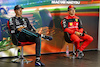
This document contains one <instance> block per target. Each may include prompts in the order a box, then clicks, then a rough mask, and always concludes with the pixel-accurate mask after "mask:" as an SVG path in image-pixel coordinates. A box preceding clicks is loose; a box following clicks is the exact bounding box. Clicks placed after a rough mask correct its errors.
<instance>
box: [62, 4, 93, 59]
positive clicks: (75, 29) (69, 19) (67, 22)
mask: <svg viewBox="0 0 100 67" xmlns="http://www.w3.org/2000/svg"><path fill="white" fill-rule="evenodd" d="M68 13H69V15H68V16H66V17H65V18H64V19H63V20H62V21H61V26H62V28H63V31H64V32H68V33H69V35H70V39H71V41H73V42H74V43H75V46H76V49H77V52H76V57H77V58H82V57H83V56H84V54H83V52H82V51H83V50H84V49H85V48H86V47H87V46H88V45H89V44H90V43H91V42H92V41H93V38H92V37H91V36H90V35H88V34H85V33H84V34H83V27H82V22H81V21H80V19H79V17H77V16H75V7H74V6H73V5H70V6H69V7H68ZM80 39H82V40H83V41H84V42H83V44H82V45H81V46H80V45H79V43H80Z"/></svg>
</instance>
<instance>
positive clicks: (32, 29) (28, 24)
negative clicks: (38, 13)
mask: <svg viewBox="0 0 100 67" xmlns="http://www.w3.org/2000/svg"><path fill="white" fill-rule="evenodd" d="M26 22H27V27H28V29H29V30H31V31H35V29H34V28H33V27H32V25H31V24H30V22H29V20H28V18H26Z"/></svg>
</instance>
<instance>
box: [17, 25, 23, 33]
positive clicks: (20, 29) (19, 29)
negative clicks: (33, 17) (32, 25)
mask: <svg viewBox="0 0 100 67" xmlns="http://www.w3.org/2000/svg"><path fill="white" fill-rule="evenodd" d="M24 28H25V27H24V26H22V27H20V28H18V29H17V30H18V31H20V32H21V31H22V29H24Z"/></svg>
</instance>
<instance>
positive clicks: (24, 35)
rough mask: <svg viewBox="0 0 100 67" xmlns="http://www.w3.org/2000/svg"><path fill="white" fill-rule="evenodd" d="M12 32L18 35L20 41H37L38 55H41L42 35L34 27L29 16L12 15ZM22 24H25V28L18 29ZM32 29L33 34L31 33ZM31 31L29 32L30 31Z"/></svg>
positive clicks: (10, 22)
mask: <svg viewBox="0 0 100 67" xmlns="http://www.w3.org/2000/svg"><path fill="white" fill-rule="evenodd" d="M8 22H9V26H10V29H11V31H10V33H11V34H15V35H16V36H17V39H18V41H20V42H27V41H28V42H35V43H36V56H41V54H40V51H41V37H40V36H39V34H38V33H36V32H35V30H34V29H33V28H32V26H31V24H30V22H29V20H28V18H25V17H16V16H15V17H12V18H10V19H9V21H8ZM21 26H24V27H25V29H22V31H21V32H20V31H18V30H17V29H18V28H20V27H21ZM29 31H31V32H32V33H31V34H32V35H31V34H30V32H29ZM28 32H29V33H28Z"/></svg>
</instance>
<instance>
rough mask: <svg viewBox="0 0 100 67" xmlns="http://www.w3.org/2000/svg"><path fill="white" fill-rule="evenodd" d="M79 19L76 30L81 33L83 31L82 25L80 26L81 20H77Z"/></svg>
mask: <svg viewBox="0 0 100 67" xmlns="http://www.w3.org/2000/svg"><path fill="white" fill-rule="evenodd" d="M78 21H79V26H78V27H79V31H78V32H81V33H83V27H82V21H81V20H80V19H79V20H78Z"/></svg>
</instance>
